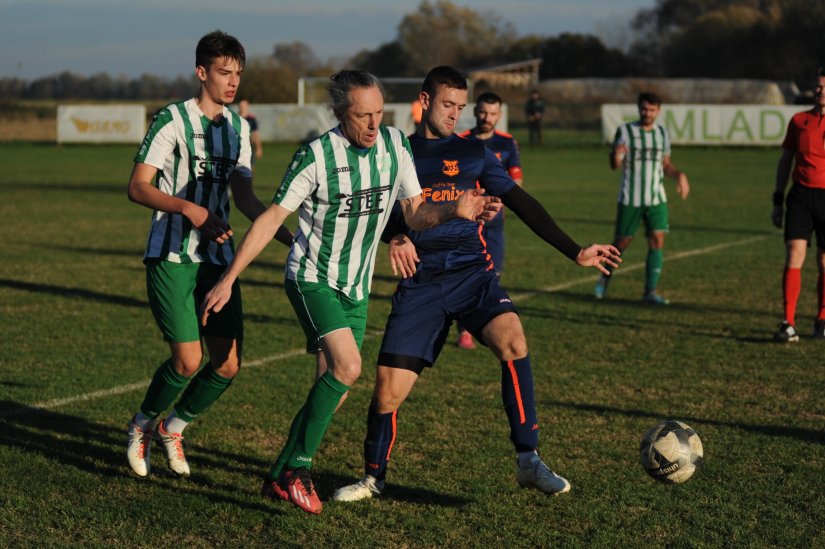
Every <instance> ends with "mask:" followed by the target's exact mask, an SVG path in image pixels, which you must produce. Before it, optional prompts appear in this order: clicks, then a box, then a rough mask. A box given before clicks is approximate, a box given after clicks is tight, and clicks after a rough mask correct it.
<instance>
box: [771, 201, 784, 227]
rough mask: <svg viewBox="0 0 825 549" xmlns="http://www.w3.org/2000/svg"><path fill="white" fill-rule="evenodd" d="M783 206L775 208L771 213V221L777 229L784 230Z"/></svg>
mask: <svg viewBox="0 0 825 549" xmlns="http://www.w3.org/2000/svg"><path fill="white" fill-rule="evenodd" d="M782 213H783V211H782V206H774V207H773V211H772V212H771V221H772V222H773V226H774V227H776V228H777V229H781V228H782Z"/></svg>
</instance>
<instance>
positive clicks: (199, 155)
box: [127, 31, 292, 476]
mask: <svg viewBox="0 0 825 549" xmlns="http://www.w3.org/2000/svg"><path fill="white" fill-rule="evenodd" d="M245 59H246V56H245V53H244V49H243V46H242V45H241V43H240V42H238V40H237V39H236V38H235V37H233V36H230V35H228V34H225V33H223V32H221V31H215V32H211V33H209V34H207V35H205V36H204V37H203V38H201V40H200V41H199V42H198V46H197V48H196V51H195V65H196V68H195V74H196V76H197V77H198V80H199V81H200V83H201V87H200V90H199V92H198V95H197V96H196V97H194V98H192V99H189V100H187V101H180V102H177V103H172V104H171V105H168V106H166V107H164V108H162V109H160V110H159V111H158V112H157V114H156V115H155V118H154V120H153V122H152V125H151V127H150V128H149V131H148V133H147V134H146V137H145V138H144V140H143V144H142V145H141V147H140V150H139V151H138V153H137V155H136V156H135V166H134V169H133V171H132V176H131V178H130V180H129V199H130V200H132V201H134V202H137V203H138V204H142V205H143V206H146V207H148V208H151V209H152V210H154V211H153V214H152V224H151V227H150V229H149V238H148V243H147V245H146V254H145V255H144V263H145V264H146V286H147V292H148V294H149V304H150V306H151V308H152V313H153V314H154V317H155V320H156V322H157V324H158V326H159V327H160V329H161V332H162V333H163V337H164V339H165V340H166V341H167V342H168V343H169V347H170V349H171V352H172V356H171V357H170V358H169V359H168V360H166V361H165V362H164V363H163V364H162V365H161V366H160V367H159V368H158V369H157V371H156V372H155V375H154V377H153V378H152V381H151V383H150V384H149V388H148V390H147V391H146V395H145V397H144V399H143V403H142V404H141V406H140V410H139V411H138V412H137V413H136V414H135V416H134V417H133V418H132V421H131V422H130V425H129V442H128V446H127V458H128V461H129V465H130V466H131V468H132V470H133V471H134V472H135V473H136V474H138V475H140V476H146V475H147V474H148V473H149V470H150V464H149V454H150V449H151V438H152V435H153V433H154V431H155V430H157V435H158V437H159V439H160V440H161V442H162V443H163V447H164V449H165V450H166V454H167V458H168V460H169V466H170V468H171V469H172V470H173V471H174V472H175V473H177V474H179V475H188V474H189V465H188V463H187V462H186V457H185V456H184V453H183V445H182V439H183V437H182V435H181V434H182V433H183V430H184V428H185V427H186V425H187V424H188V423H189V422H191V421H192V420H193V419H194V418H195V417H197V416H198V415H199V414H201V413H202V412H203V411H204V410H206V408H207V407H208V406H209V405H210V404H212V403H213V402H214V401H215V400H217V399H218V397H220V396H221V394H223V392H224V391H225V390H226V389H227V388H228V387H229V384H230V383H231V382H232V379H233V378H234V377H235V375H236V374H237V373H238V369H239V368H240V363H241V344H242V340H243V317H242V315H243V311H242V309H241V296H240V292H239V291H236V292H235V296H234V298H233V300H232V301H231V303H230V304H229V305H228V306H227V307H226V308H225V309H224V311H223V312H222V313H221V314H220V315H215V316H214V317H213V318H212V319H210V322H209V323H208V324H207V325H205V326H204V327H203V329H200V323H199V322H198V310H197V306H198V304H199V303H200V301H201V298H202V297H203V295H204V294H205V293H206V290H207V289H209V288H210V287H211V286H212V284H214V283H215V281H216V280H217V279H218V277H219V276H220V274H221V273H222V272H223V270H224V268H225V267H226V265H228V264H229V262H230V261H231V260H232V256H233V251H234V248H233V244H232V230H231V228H230V227H229V220H228V215H229V192H230V189H231V191H232V196H233V198H234V202H235V205H236V206H237V208H238V209H239V210H240V211H241V212H242V213H243V214H244V215H246V216H247V217H248V218H250V219H254V218H256V217H257V216H258V215H260V214H261V212H263V211H264V210H265V209H266V208H265V206H264V205H263V204H262V203H261V202H260V201H259V200H258V199H257V198H256V197H255V195H254V193H253V192H252V179H251V177H252V171H251V165H250V156H251V148H250V144H249V125H248V124H247V122H246V121H245V120H244V119H243V118H242V117H241V116H239V115H238V114H236V113H233V112H232V111H231V110H229V109H228V108H227V107H226V105H227V104H229V103H231V102H232V101H233V100H234V98H235V94H236V93H237V89H238V85H239V83H240V79H241V73H242V72H243V67H244V62H245ZM156 176H157V186H155V185H153V184H152V180H153V179H155V177H156ZM278 239H279V240H281V241H282V242H283V243H284V244H287V245H289V244H290V243H291V241H292V236H291V234H290V233H289V231H288V230H286V229H284V230H283V231H281V232H280V233H279V235H278ZM201 338H203V341H204V343H205V345H206V348H207V350H208V352H209V362H208V363H207V364H206V366H204V367H203V368H201V362H202V360H203V351H202V347H201ZM199 370H200V371H199ZM193 376H194V377H193ZM184 388H186V390H185V391H184ZM182 391H183V395H182V396H181V398H180V400H179V401H178V402H177V404H175V407H174V410H173V411H172V413H171V414H170V415H169V416H168V417H167V418H166V419H165V420H164V421H163V422H161V423H158V418H159V416H160V414H161V413H162V412H163V411H164V410H166V409H167V408H168V407H169V406H170V405H171V404H172V402H174V401H175V399H176V398H177V397H178V395H179V394H180V393H181V392H182Z"/></svg>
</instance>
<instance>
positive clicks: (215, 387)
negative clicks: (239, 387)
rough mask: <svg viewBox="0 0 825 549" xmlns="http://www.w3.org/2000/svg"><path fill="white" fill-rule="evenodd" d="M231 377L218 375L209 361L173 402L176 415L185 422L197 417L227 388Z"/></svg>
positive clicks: (230, 382)
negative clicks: (176, 400)
mask: <svg viewBox="0 0 825 549" xmlns="http://www.w3.org/2000/svg"><path fill="white" fill-rule="evenodd" d="M232 379H233V378H228V377H223V376H221V375H218V373H217V372H215V368H214V367H213V366H212V364H211V363H209V364H207V365H206V366H204V367H203V368H201V370H200V372H198V373H197V375H195V377H194V378H193V379H192V383H190V384H189V387H187V388H186V391H184V392H183V396H181V397H180V400H179V401H178V403H177V404H175V412H176V413H177V416H178V417H179V418H181V419H182V420H184V421H186V422H187V423H189V422H190V421H192V420H193V419H195V418H196V417H198V415H200V414H201V413H203V412H205V411H206V409H207V408H209V406H210V405H211V404H212V403H213V402H215V401H216V400H218V399H219V398H220V396H221V395H222V394H223V393H224V391H226V390H227V389H228V388H229V385H231V384H232Z"/></svg>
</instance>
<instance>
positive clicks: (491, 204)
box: [476, 196, 504, 223]
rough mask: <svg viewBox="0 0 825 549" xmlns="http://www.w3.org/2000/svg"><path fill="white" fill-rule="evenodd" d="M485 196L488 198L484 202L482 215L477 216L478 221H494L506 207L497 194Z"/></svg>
mask: <svg viewBox="0 0 825 549" xmlns="http://www.w3.org/2000/svg"><path fill="white" fill-rule="evenodd" d="M484 198H485V200H486V202H485V203H484V210H483V211H482V212H481V215H479V216H478V217H477V218H476V221H478V222H479V223H486V222H488V221H492V220H493V219H495V217H496V216H497V215H498V212H500V211H501V209H502V208H503V207H504V204H502V203H501V199H500V198H499V197H497V196H485V197H484Z"/></svg>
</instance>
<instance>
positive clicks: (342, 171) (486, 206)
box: [202, 70, 500, 513]
mask: <svg viewBox="0 0 825 549" xmlns="http://www.w3.org/2000/svg"><path fill="white" fill-rule="evenodd" d="M329 92H330V97H331V100H332V110H333V113H334V114H335V116H336V118H337V119H338V120H339V121H340V124H339V125H338V126H337V127H335V128H333V129H332V130H330V131H328V132H327V133H325V134H324V135H322V136H321V137H319V138H318V139H316V140H314V141H312V142H311V143H309V144H308V145H305V146H303V147H301V148H300V149H299V150H298V152H297V153H296V154H295V156H294V157H293V160H292V163H291V164H290V166H289V168H288V169H287V172H286V175H285V176H284V179H283V181H282V182H281V186H280V188H279V189H278V191H277V193H276V194H275V197H274V198H273V200H272V202H273V204H272V205H271V206H270V207H269V209H267V210H266V212H264V213H263V214H261V216H260V217H259V218H258V219H256V220H255V223H253V224H252V227H251V228H250V230H249V232H248V233H247V234H246V236H245V237H244V239H243V241H242V242H241V244H240V246H239V248H238V253H237V255H236V256H235V259H234V260H233V261H232V263H231V265H230V266H229V269H227V270H226V272H225V273H224V274H223V276H222V277H221V278H220V280H219V281H218V283H217V284H216V285H215V287H214V288H213V289H212V290H211V291H210V292H209V293H208V294H207V295H206V298H205V300H204V303H203V307H202V311H203V312H202V320H203V321H204V322H205V321H206V320H208V319H209V318H210V315H211V314H214V313H221V312H223V310H224V309H225V307H226V306H228V304H229V303H231V296H232V295H234V292H233V285H234V283H235V280H236V279H237V277H238V276H239V275H240V273H241V272H242V271H243V270H244V268H246V266H247V265H249V263H251V262H252V260H253V259H255V257H257V256H258V254H260V252H261V251H262V250H263V249H264V247H265V246H266V244H267V243H268V242H269V241H270V240H271V239H272V236H273V235H274V234H275V232H276V230H278V228H279V227H280V226H281V224H282V223H283V221H284V220H285V219H286V217H287V216H288V215H289V214H290V213H292V212H293V211H296V210H297V211H298V217H299V221H298V232H297V234H296V236H295V241H294V244H293V245H292V251H291V252H290V254H289V259H288V261H287V269H286V282H285V287H286V292H287V295H288V297H289V299H290V302H291V303H292V306H293V308H294V309H295V312H296V314H297V315H298V318H299V320H300V322H301V325H302V327H303V329H304V332H305V334H306V337H307V351H308V352H310V353H315V354H316V356H317V372H318V379H317V380H316V383H315V385H314V386H313V387H312V389H311V390H310V392H309V395H308V396H307V400H306V403H305V404H304V406H303V407H302V408H301V410H300V411H299V412H298V414H297V416H296V417H295V419H294V421H293V423H292V427H291V429H290V432H289V438H288V440H287V442H286V444H285V446H284V448H283V450H282V452H281V454H280V456H279V457H278V459H277V460H276V461H275V463H273V465H272V467H271V468H270V471H269V473H268V475H267V477H266V479H265V481H264V484H263V487H262V494H263V495H264V496H266V497H269V498H272V499H278V498H280V499H284V500H288V501H291V502H292V503H294V504H295V505H297V506H298V507H300V508H302V509H304V510H305V511H308V512H311V513H320V512H321V509H322V505H321V501H320V500H319V498H318V495H317V493H316V492H315V488H314V486H313V484H312V478H311V475H310V468H311V467H312V459H313V456H314V454H315V452H316V450H317V449H318V447H319V446H320V444H321V440H322V438H323V436H324V433H325V432H326V430H327V427H328V426H329V423H330V421H331V419H332V415H333V413H334V412H335V410H336V408H337V406H338V405H339V403H340V402H341V401H342V399H343V398H344V396H345V394H346V392H347V390H348V389H349V387H350V386H351V385H352V384H353V383H354V382H355V381H356V379H358V377H359V376H360V374H361V355H360V347H361V341H362V339H363V337H364V328H365V326H366V319H367V299H368V295H369V290H370V284H371V281H372V273H373V268H374V261H375V254H376V250H377V247H378V243H379V241H380V236H381V232H382V231H383V229H384V226H385V225H386V223H387V220H388V218H389V216H390V211H391V210H392V205H393V204H394V203H395V202H396V201H398V202H400V204H401V207H402V210H403V212H404V218H405V220H406V221H407V223H408V224H410V225H413V226H415V227H417V228H419V229H425V228H429V227H432V226H434V225H436V224H438V223H441V222H442V221H445V220H447V219H452V218H454V217H462V218H465V219H470V220H475V219H483V220H489V219H492V218H493V217H494V216H495V214H496V213H497V212H498V210H499V209H500V203H499V202H498V199H494V198H487V197H484V196H482V194H483V192H484V191H483V190H473V191H471V192H467V193H465V194H464V196H462V198H461V200H459V201H458V202H457V203H454V204H452V205H432V204H425V203H424V199H423V198H422V196H421V187H420V186H419V183H418V177H417V176H416V171H415V165H414V164H413V160H412V154H411V152H410V145H409V142H408V141H407V138H406V137H405V136H404V135H403V134H402V133H401V132H400V131H399V130H397V129H396V128H391V127H386V126H383V125H381V120H382V117H383V113H384V93H383V90H382V88H381V85H380V83H379V81H378V79H377V78H376V77H375V76H373V75H371V74H369V73H367V72H364V71H355V70H345V71H341V72H339V73H337V74H335V75H333V76H332V83H331V85H330V89H329Z"/></svg>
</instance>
